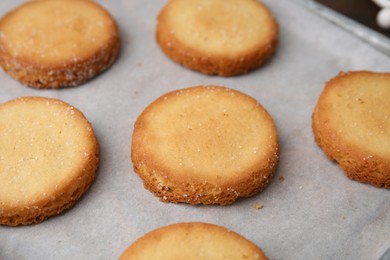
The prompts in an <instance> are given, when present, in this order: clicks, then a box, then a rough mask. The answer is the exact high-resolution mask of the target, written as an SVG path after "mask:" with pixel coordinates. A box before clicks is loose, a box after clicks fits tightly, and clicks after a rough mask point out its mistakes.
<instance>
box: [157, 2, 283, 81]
mask: <svg viewBox="0 0 390 260" xmlns="http://www.w3.org/2000/svg"><path fill="white" fill-rule="evenodd" d="M156 39H157V42H158V44H159V45H160V47H161V49H162V51H163V52H164V53H165V54H166V55H167V56H169V57H170V58H171V59H173V60H174V61H176V62H178V63H180V64H183V65H184V66H186V67H188V68H191V69H193V70H197V71H200V72H202V73H205V74H217V75H221V76H233V75H238V74H243V73H247V72H248V71H250V70H252V69H255V68H257V67H259V66H260V65H262V64H263V63H264V61H265V60H266V59H267V58H268V57H269V56H271V54H273V53H274V51H275V49H276V46H277V42H278V25H277V23H276V21H275V19H274V17H273V16H272V14H271V12H270V11H269V10H268V8H267V7H266V6H265V5H264V4H262V3H260V2H258V1H257V0H240V1H237V0H192V1H188V0H170V1H169V2H168V4H166V6H165V7H164V8H163V9H162V10H161V12H160V14H159V16H158V23H157V32H156Z"/></svg>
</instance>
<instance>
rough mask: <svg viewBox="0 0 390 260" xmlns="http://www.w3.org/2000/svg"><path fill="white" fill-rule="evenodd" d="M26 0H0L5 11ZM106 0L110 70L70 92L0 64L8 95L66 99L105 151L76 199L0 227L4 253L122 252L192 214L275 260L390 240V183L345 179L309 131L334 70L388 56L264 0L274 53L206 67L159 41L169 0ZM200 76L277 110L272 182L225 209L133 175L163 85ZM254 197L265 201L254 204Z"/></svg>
mask: <svg viewBox="0 0 390 260" xmlns="http://www.w3.org/2000/svg"><path fill="white" fill-rule="evenodd" d="M22 2H23V1H21V0H2V1H1V2H0V14H1V15H3V14H4V13H6V12H7V11H9V10H11V9H12V8H14V7H16V6H18V5H19V4H21V3H22ZM99 2H100V3H101V4H102V5H104V6H105V7H106V8H107V9H108V10H109V11H110V12H111V14H112V15H113V16H114V17H115V18H116V20H117V22H118V24H119V27H120V33H121V39H122V53H121V56H120V58H119V59H118V61H117V62H116V63H115V64H114V65H113V66H112V67H111V68H110V69H109V70H107V71H106V72H104V73H102V74H101V75H99V76H98V77H96V78H95V79H93V80H91V81H89V82H88V83H86V84H84V85H82V86H80V87H74V88H69V89H62V90H36V89H32V88H28V87H25V86H23V85H21V84H20V83H18V82H17V81H15V80H14V79H12V78H11V77H10V76H8V75H7V74H6V73H4V72H3V71H1V72H0V82H1V83H0V102H5V101H8V100H10V99H14V98H17V97H20V96H46V97H55V98H59V99H62V100H63V101H65V102H68V103H70V104H71V105H73V106H75V107H77V108H78V109H80V110H81V111H82V112H83V113H84V114H85V116H86V117H87V118H88V119H89V120H90V121H91V123H92V124H93V126H94V129H95V132H96V134H97V138H98V140H99V143H100V152H101V157H100V158H101V163H100V168H99V170H98V173H97V179H96V181H95V182H94V183H93V185H92V186H91V188H90V190H89V191H88V192H87V193H86V194H85V195H84V196H83V197H82V199H81V200H80V201H79V202H78V203H77V204H76V205H75V206H74V207H73V208H71V209H70V210H68V211H66V212H65V213H64V214H61V215H59V216H55V217H51V218H50V219H48V220H46V221H45V222H43V223H41V224H38V225H30V226H21V227H6V226H0V259H1V260H3V259H4V260H8V259H73V260H76V259H117V258H118V257H119V256H120V254H121V253H122V252H123V251H124V250H125V249H126V248H127V247H128V246H129V245H130V244H131V243H132V242H134V241H135V240H136V239H137V238H139V237H140V236H142V235H143V234H145V233H146V232H149V231H151V230H153V229H155V228H158V227H161V226H165V225H168V224H172V223H177V222H190V221H201V222H208V223H213V224H217V225H222V226H224V227H226V228H229V229H231V230H234V231H236V232H238V233H239V234H241V235H243V236H245V237H246V238H248V239H250V240H251V241H253V242H254V243H255V244H257V245H258V246H260V247H261V248H262V249H263V250H264V252H265V253H266V254H267V255H268V256H269V258H270V259H378V258H379V257H380V255H381V254H382V253H383V252H384V251H385V250H386V249H387V248H388V247H389V246H390V192H389V190H385V189H379V188H375V187H373V186H370V185H366V184H361V183H358V182H355V181H351V180H349V179H348V178H347V177H345V175H344V174H343V172H342V170H341V169H340V168H339V166H338V165H337V164H335V163H333V162H331V161H329V160H328V159H327V158H326V157H325V155H324V154H323V152H322V150H321V149H320V148H319V147H318V146H317V145H316V144H315V142H314V139H313V134H312V130H311V114H312V111H313V108H314V106H315V104H316V102H317V98H318V96H319V94H320V92H321V91H322V89H323V86H324V83H325V82H326V81H327V80H328V79H330V78H332V77H333V76H335V75H336V74H338V73H339V71H341V70H344V71H348V70H374V71H390V59H389V57H387V56H385V55H384V54H382V53H381V52H379V51H377V50H376V49H374V48H373V47H371V46H369V45H368V44H366V43H365V42H363V41H361V40H359V39H357V38H356V37H355V36H353V35H352V34H349V33H347V32H345V31H344V30H342V29H340V28H339V27H338V26H337V25H334V24H332V23H330V22H329V21H327V20H325V19H324V18H322V17H319V16H318V15H317V14H315V13H312V12H311V11H310V10H309V9H306V8H305V6H304V5H302V4H300V2H299V1H288V0H278V1H272V0H265V1H264V2H265V3H266V4H267V5H268V6H269V8H270V9H271V11H272V12H273V14H274V15H275V17H276V18H277V20H278V21H279V25H280V45H279V47H278V50H277V53H276V54H275V55H274V56H273V57H272V58H271V59H270V60H269V61H268V62H267V63H266V64H265V65H264V66H263V67H262V68H261V69H258V70H255V71H253V72H251V73H249V74H247V75H243V76H237V77H231V78H223V77H217V76H206V75H203V74H200V73H198V72H194V71H191V70H188V69H186V68H184V67H182V66H180V65H178V64H176V63H174V62H173V61H171V60H170V59H168V58H167V57H166V56H165V55H164V54H163V53H162V52H161V51H160V49H159V47H158V45H157V44H156V42H155V25H156V16H157V14H158V12H159V10H160V9H161V7H162V6H163V5H164V4H165V2H166V1H163V0H153V1H144V0H115V1H109V0H101V1H99ZM199 84H206V85H208V84H217V85H224V86H227V87H230V88H234V89H237V90H239V91H242V92H244V93H246V94H248V95H251V96H253V97H254V98H256V99H257V100H258V101H259V102H260V103H261V104H262V105H263V106H264V107H265V108H266V109H267V110H268V112H269V113H270V114H271V115H272V116H273V118H274V120H275V123H276V125H277V128H278V133H279V141H280V162H279V167H278V170H277V174H276V177H275V178H274V180H273V182H272V183H271V184H270V185H269V187H268V188H267V189H266V190H265V191H264V192H262V193H260V194H258V195H256V196H254V197H252V198H248V199H242V200H239V201H237V202H236V203H234V204H233V205H230V206H223V207H222V206H191V205H187V204H167V203H162V202H160V201H159V200H158V199H157V198H156V197H155V196H154V195H153V194H152V193H150V192H149V191H147V190H145V189H144V187H143V183H142V181H141V180H140V178H139V177H138V176H137V175H136V174H135V173H134V171H133V168H132V163H131V161H130V144H131V136H132V131H133V124H134V122H135V120H136V118H137V116H138V115H139V114H140V113H141V112H142V110H143V109H144V108H145V107H146V106H147V105H148V104H149V103H150V102H152V101H153V100H155V99H156V98H158V97H159V96H161V95H162V94H164V93H166V92H168V91H171V90H175V89H179V88H184V87H189V86H193V85H199ZM0 149H1V147H0ZM389 149H390V148H389ZM281 176H283V177H284V178H285V180H284V181H280V180H279V179H278V178H279V177H281ZM0 187H1V184H0ZM257 203H259V204H263V205H264V207H263V208H262V209H259V210H257V209H256V207H255V206H256V204H257Z"/></svg>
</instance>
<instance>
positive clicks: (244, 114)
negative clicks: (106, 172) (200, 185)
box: [132, 86, 278, 184]
mask: <svg viewBox="0 0 390 260" xmlns="http://www.w3.org/2000/svg"><path fill="white" fill-rule="evenodd" d="M277 146H278V144H277V132H276V128H275V125H274V123H273V120H272V118H271V116H270V115H269V114H268V113H267V111H266V110H265V109H264V108H263V107H262V106H261V105H260V104H259V103H258V102H257V101H256V100H255V99H253V98H251V97H249V96H247V95H245V94H243V93H241V92H238V91H236V90H232V89H229V88H225V87H218V86H197V87H192V88H187V89H182V90H177V91H173V92H170V93H168V94H166V95H163V96H162V97H160V98H159V99H157V100H156V101H155V102H153V103H152V104H150V105H149V106H148V107H147V108H146V109H145V110H144V112H143V113H142V114H141V115H140V116H139V118H138V119H137V121H136V123H135V127H134V134H133V144H132V156H133V157H132V158H133V161H134V163H136V164H137V163H141V164H147V167H148V168H149V169H150V170H152V171H153V170H156V172H158V173H159V174H161V175H163V176H164V178H168V179H171V180H172V179H180V180H182V181H188V182H191V181H195V182H200V181H207V182H209V183H220V184H223V183H231V182H233V183H235V182H237V181H239V180H240V179H243V178H244V179H245V178H247V177H248V176H251V174H252V173H253V172H257V171H258V170H259V169H264V168H268V167H269V165H268V164H269V163H270V162H271V161H274V159H273V158H274V157H275V156H277V155H276V154H277ZM134 159H135V160H134Z"/></svg>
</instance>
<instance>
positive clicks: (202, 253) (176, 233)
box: [119, 222, 268, 260]
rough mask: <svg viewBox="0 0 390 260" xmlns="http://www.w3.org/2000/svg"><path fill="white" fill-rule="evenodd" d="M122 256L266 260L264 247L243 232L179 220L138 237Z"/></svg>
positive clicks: (136, 257) (147, 258)
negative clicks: (258, 245) (256, 243)
mask: <svg viewBox="0 0 390 260" xmlns="http://www.w3.org/2000/svg"><path fill="white" fill-rule="evenodd" d="M119 259H120V260H127V259H137V260H142V259H145V260H149V259H159V260H165V259H167V260H168V259H169V260H171V259H188V260H192V259H214V260H219V259H221V260H222V259H232V260H233V259H234V260H241V259H242V260H244V259H245V260H255V259H256V260H266V259H268V258H267V257H266V255H265V254H264V253H263V251H262V250H261V249H260V248H259V247H257V246H256V245H255V244H254V243H252V242H251V241H249V240H247V239H246V238H244V237H242V236H241V235H239V234H237V233H235V232H233V231H231V230H228V229H226V228H224V227H221V226H216V225H213V224H207V223H199V222H193V223H178V224H173V225H169V226H165V227H162V228H158V229H156V230H153V231H151V232H149V233H147V234H146V235H144V236H143V237H141V238H139V239H138V240H137V241H135V242H134V243H133V244H132V245H131V246H130V247H128V248H127V249H126V251H125V252H124V253H123V254H122V255H121V256H120V258H119Z"/></svg>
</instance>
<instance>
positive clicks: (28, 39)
mask: <svg viewBox="0 0 390 260" xmlns="http://www.w3.org/2000/svg"><path fill="white" fill-rule="evenodd" d="M119 51H120V40H119V34H118V28H117V25H116V22H115V21H114V19H113V18H112V16H111V15H110V14H109V13H108V12H107V11H106V10H105V9H104V8H103V7H101V6H100V5H98V4H97V3H96V2H94V1H90V0H37V1H29V2H27V3H25V4H23V5H21V6H19V7H17V8H16V9H14V10H13V11H11V12H9V13H8V14H6V15H5V16H4V17H3V18H2V19H1V20H0V65H1V66H2V67H3V69H4V70H5V71H6V72H7V73H9V74H10V75H11V76H12V77H13V78H15V79H17V80H18V81H20V82H21V83H23V84H25V85H28V86H30V87H34V88H60V87H69V86H76V85H80V84H81V83H83V82H85V81H87V80H89V79H91V78H92V77H94V76H95V75H97V74H98V73H100V72H102V71H103V70H105V69H106V68H108V67H109V66H111V65H112V64H113V63H114V61H115V59H116V58H117V56H118V55H119Z"/></svg>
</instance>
